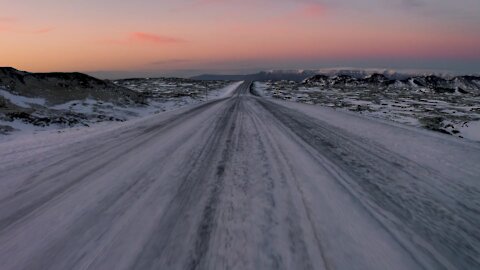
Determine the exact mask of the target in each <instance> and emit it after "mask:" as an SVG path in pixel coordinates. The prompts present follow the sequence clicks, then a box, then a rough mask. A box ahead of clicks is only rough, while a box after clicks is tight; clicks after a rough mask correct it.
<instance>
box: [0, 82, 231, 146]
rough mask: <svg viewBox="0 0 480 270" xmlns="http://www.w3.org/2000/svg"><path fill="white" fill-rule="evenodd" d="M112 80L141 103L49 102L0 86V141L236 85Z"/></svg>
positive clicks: (142, 111)
mask: <svg viewBox="0 0 480 270" xmlns="http://www.w3.org/2000/svg"><path fill="white" fill-rule="evenodd" d="M115 83H116V84H117V85H119V86H125V89H131V90H134V91H135V92H136V93H139V95H141V96H142V97H143V99H142V102H131V103H125V102H115V101H108V100H104V99H101V98H94V97H92V96H85V98H83V99H81V100H70V101H68V102H63V103H62V102H52V101H51V100H47V99H46V98H42V97H41V96H42V93H41V92H37V93H36V94H37V95H38V97H28V96H23V95H20V94H17V93H15V91H12V90H10V91H7V89H6V88H5V86H3V87H2V86H0V140H8V139H10V138H8V137H9V136H5V135H9V134H15V135H16V136H18V135H19V134H21V133H38V132H42V131H50V132H51V131H55V132H56V131H57V130H58V129H64V128H78V127H88V126H91V125H96V124H98V123H102V122H112V121H113V122H123V121H126V120H131V119H134V118H138V117H144V116H148V115H152V114H156V113H160V112H165V111H169V110H173V109H177V108H180V107H182V106H185V105H190V104H197V103H200V102H205V101H206V100H208V99H214V98H220V97H222V96H223V95H225V94H228V92H229V91H232V89H235V87H236V85H238V83H237V84H235V83H232V82H224V81H221V82H220V81H208V82H200V81H193V80H185V79H173V78H167V79H135V80H124V81H116V82H115ZM64 95H65V94H64ZM64 99H65V100H68V98H64ZM2 135H4V136H2Z"/></svg>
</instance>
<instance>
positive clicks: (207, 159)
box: [0, 83, 480, 270]
mask: <svg viewBox="0 0 480 270" xmlns="http://www.w3.org/2000/svg"><path fill="white" fill-rule="evenodd" d="M249 86H250V85H249V83H245V84H242V85H240V86H239V87H238V89H236V90H235V92H231V91H226V92H230V95H231V96H226V97H223V98H219V99H215V100H210V101H209V102H206V103H202V104H196V105H190V106H185V107H182V108H179V109H177V110H172V111H169V112H165V113H161V114H157V115H152V116H149V117H147V118H141V119H136V120H133V121H128V122H124V123H120V124H118V125H105V126H101V127H100V126H96V127H95V128H92V129H90V131H89V132H85V129H79V130H68V131H66V132H65V133H60V134H56V133H52V134H48V135H45V136H32V135H25V136H24V137H22V138H19V139H17V140H13V141H9V142H4V143H0V153H2V156H1V157H0V171H1V172H2V173H1V174H0V261H1V262H2V266H1V268H2V269H6V270H9V269H330V270H331V269H346V270H350V269H365V270H366V269H368V270H374V269H381V270H384V269H389V270H390V269H392V270H395V269H401V270H404V269H409V270H414V269H435V270H436V269H462V270H463V269H479V267H480V259H479V258H480V241H479V235H480V230H479V226H478V224H480V213H479V211H478V209H480V182H479V179H478V175H480V165H479V164H480V146H479V145H478V144H477V143H473V142H470V141H468V140H461V139H459V138H455V137H453V136H447V135H445V134H441V133H438V132H432V131H429V130H425V129H418V128H414V127H408V126H405V125H400V124H395V123H394V122H389V121H381V120H374V119H368V118H365V117H361V116H358V115H356V114H355V113H351V112H344V111H338V110H334V109H332V108H326V107H322V106H314V105H306V104H302V103H294V102H285V101H282V100H280V99H270V98H262V97H256V96H252V95H250V94H249V89H250V87H249Z"/></svg>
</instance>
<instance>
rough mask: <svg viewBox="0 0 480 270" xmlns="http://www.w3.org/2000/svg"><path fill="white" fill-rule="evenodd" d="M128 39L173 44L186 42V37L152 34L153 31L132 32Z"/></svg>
mask: <svg viewBox="0 0 480 270" xmlns="http://www.w3.org/2000/svg"><path fill="white" fill-rule="evenodd" d="M128 39H129V40H130V41H133V42H141V43H151V44H171V43H183V42H186V41H185V40H184V39H181V38H176V37H170V36H163V35H157V34H151V33H145V32H134V33H131V34H130V35H129V38H128Z"/></svg>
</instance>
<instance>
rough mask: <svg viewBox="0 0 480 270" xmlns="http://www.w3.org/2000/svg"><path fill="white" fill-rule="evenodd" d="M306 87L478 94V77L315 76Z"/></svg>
mask: <svg viewBox="0 0 480 270" xmlns="http://www.w3.org/2000/svg"><path fill="white" fill-rule="evenodd" d="M303 84H304V85H306V86H320V87H326V88H329V87H330V88H343V89H348V88H352V87H355V88H372V87H375V88H379V89H380V90H413V91H424V92H432V93H452V94H453V93H459V94H465V93H472V94H480V77H476V76H457V77H453V78H450V79H447V78H442V77H439V76H435V75H426V76H413V77H407V78H405V79H401V80H400V79H391V78H389V77H387V76H385V75H383V74H378V73H375V74H372V75H369V76H367V77H364V78H356V77H353V76H350V75H336V76H327V75H322V74H320V75H315V76H312V77H310V78H308V79H306V80H304V81H303Z"/></svg>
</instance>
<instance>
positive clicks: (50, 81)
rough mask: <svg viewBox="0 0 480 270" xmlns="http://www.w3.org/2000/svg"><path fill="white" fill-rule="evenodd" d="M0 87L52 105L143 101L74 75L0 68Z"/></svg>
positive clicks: (104, 83)
mask: <svg viewBox="0 0 480 270" xmlns="http://www.w3.org/2000/svg"><path fill="white" fill-rule="evenodd" d="M0 87H2V88H3V89H5V90H6V91H9V92H11V93H12V94H15V95H19V96H23V97H28V98H43V99H45V100H46V102H47V103H49V104H51V105H54V104H61V103H65V102H68V101H72V100H83V99H87V98H90V99H94V100H101V101H106V102H112V103H115V104H124V103H127V104H128V103H138V102H142V96H141V95H140V94H139V93H137V92H134V91H132V90H130V89H127V88H124V87H120V86H117V85H115V84H114V83H112V82H110V81H105V80H100V79H97V78H94V77H91V76H88V75H86V74H82V73H76V72H74V73H59V72H54V73H30V72H25V71H20V70H17V69H14V68H11V67H0Z"/></svg>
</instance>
